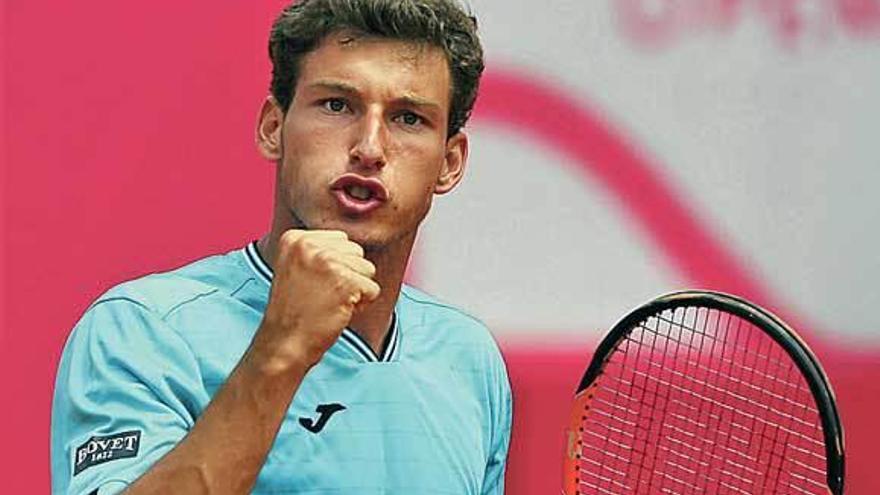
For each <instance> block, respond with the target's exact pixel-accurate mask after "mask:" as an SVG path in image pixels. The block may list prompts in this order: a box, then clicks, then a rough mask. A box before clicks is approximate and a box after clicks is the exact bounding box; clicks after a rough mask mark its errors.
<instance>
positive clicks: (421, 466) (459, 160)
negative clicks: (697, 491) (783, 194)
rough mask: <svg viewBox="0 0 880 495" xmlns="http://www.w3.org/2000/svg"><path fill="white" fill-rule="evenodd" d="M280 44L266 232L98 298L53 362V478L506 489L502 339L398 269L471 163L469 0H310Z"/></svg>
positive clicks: (176, 488) (98, 488)
mask: <svg viewBox="0 0 880 495" xmlns="http://www.w3.org/2000/svg"><path fill="white" fill-rule="evenodd" d="M270 55H271V58H272V63H273V77H272V91H271V93H272V94H271V96H270V97H269V98H268V99H267V100H266V101H265V102H264V104H263V107H262V110H261V112H260V118H259V122H258V126H257V133H256V134H257V146H258V148H259V150H260V152H261V153H262V154H263V155H264V156H265V157H266V158H268V159H269V160H271V161H273V162H275V163H276V166H277V169H276V170H277V173H276V187H275V203H274V211H273V220H272V225H271V229H270V232H269V233H268V234H267V235H265V236H264V237H263V238H262V239H260V240H259V241H255V242H254V243H251V244H249V245H248V246H246V247H245V248H244V249H241V250H237V251H233V252H230V253H227V254H225V255H220V256H213V257H209V258H206V259H203V260H200V261H198V262H195V263H193V264H191V265H188V266H185V267H183V268H180V269H177V270H175V271H172V272H169V273H163V274H155V275H150V276H147V277H144V278H142V279H139V280H135V281H132V282H128V283H125V284H122V285H120V286H118V287H115V288H113V289H112V290H110V291H109V292H108V293H106V294H105V295H103V296H101V297H100V298H99V299H98V300H97V301H96V302H95V303H94V304H92V306H90V307H89V309H88V310H87V311H86V313H85V314H84V315H83V317H82V319H81V320H80V322H79V323H78V324H77V326H76V328H75V329H74V331H73V333H72V335H71V337H70V339H69V341H68V343H67V345H66V347H65V351H64V355H63V357H62V361H61V364H60V367H59V370H58V378H57V382H56V387H55V399H54V403H53V415H52V487H53V491H54V492H56V493H75V494H87V493H100V494H105V493H118V492H121V491H125V493H130V494H142V493H247V492H249V491H254V492H255V493H315V494H318V493H321V494H325V493H451V494H490V493H491V494H497V493H502V492H503V486H504V481H503V477H504V463H505V459H506V455H507V448H508V442H509V433H510V417H511V397H510V388H509V383H508V379H507V375H506V371H505V368H504V364H503V361H502V360H501V356H500V354H499V352H498V349H497V346H496V345H495V343H494V341H493V340H492V339H491V337H490V336H489V334H488V332H487V331H486V329H485V328H484V327H483V326H482V325H481V324H480V323H479V322H477V321H476V320H474V319H472V318H470V317H469V316H467V315H465V314H463V313H461V312H459V311H457V310H455V309H453V308H451V307H449V306H447V305H445V304H443V303H440V302H438V301H436V300H434V299H432V298H431V297H429V296H427V295H425V294H424V293H421V292H419V291H417V290H415V289H413V288H410V287H406V286H403V285H402V279H403V274H404V270H405V267H406V263H407V260H408V258H409V255H410V252H411V249H412V246H413V242H414V240H415V237H416V232H417V230H418V226H419V224H420V223H421V221H422V219H423V218H424V217H425V215H426V214H427V212H428V210H429V208H430V206H431V201H432V197H433V195H435V194H444V193H447V192H449V191H451V190H452V189H453V188H455V186H456V185H457V184H458V183H459V181H460V180H461V178H462V175H463V172H464V168H465V163H466V161H467V154H468V141H467V137H466V136H465V134H463V133H462V132H461V128H462V126H463V125H464V123H465V122H466V120H467V118H468V116H469V114H470V111H471V108H472V106H473V103H474V99H475V95H476V88H477V86H478V81H479V77H480V74H481V72H482V69H483V62H482V49H481V47H480V44H479V41H478V39H477V37H476V33H475V23H474V21H473V20H472V19H471V18H469V17H468V16H467V15H466V14H465V13H463V12H462V10H461V9H460V8H459V7H458V6H457V5H456V4H454V3H453V0H303V1H301V2H299V3H297V4H295V5H292V6H290V7H288V8H287V9H286V10H285V11H284V12H283V13H282V14H281V16H280V17H279V18H278V20H277V21H276V22H275V24H274V26H273V30H272V34H271V38H270Z"/></svg>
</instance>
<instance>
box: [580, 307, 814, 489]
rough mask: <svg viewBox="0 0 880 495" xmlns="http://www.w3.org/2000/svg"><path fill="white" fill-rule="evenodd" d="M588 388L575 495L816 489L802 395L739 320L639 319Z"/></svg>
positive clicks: (810, 410) (789, 367)
mask: <svg viewBox="0 0 880 495" xmlns="http://www.w3.org/2000/svg"><path fill="white" fill-rule="evenodd" d="M594 387H595V388H594V390H593V392H592V394H593V398H592V400H591V401H590V402H589V411H588V413H589V414H585V416H584V420H583V422H582V425H581V433H580V435H581V442H580V459H579V465H580V468H581V470H580V474H579V476H580V478H579V480H578V481H579V483H580V486H581V492H580V493H614V494H621V493H669V494H696V493H719V494H720V493H742V494H755V493H762V494H763V493H824V487H825V484H824V475H825V467H824V466H825V462H824V461H825V456H824V443H823V441H822V439H821V430H820V428H819V427H818V411H817V409H816V407H815V406H814V402H813V399H812V395H811V394H810V391H809V389H808V387H807V386H806V383H805V381H804V380H803V378H801V375H800V373H799V371H798V370H797V368H796V367H795V366H794V364H793V363H791V362H790V360H789V359H788V358H787V356H786V355H785V354H784V351H783V350H782V349H780V348H779V347H778V345H776V344H775V342H773V341H772V339H770V338H769V337H768V336H767V335H766V334H764V332H762V331H761V330H760V329H757V328H755V327H753V326H752V325H751V324H750V323H748V322H745V321H744V320H741V319H739V318H736V317H732V316H730V315H728V314H727V313H722V312H719V311H715V310H708V309H705V308H695V307H693V308H679V309H677V310H675V311H669V312H667V313H664V314H661V315H657V316H655V317H652V318H649V319H648V320H646V321H644V322H642V324H641V325H639V326H638V327H637V328H635V329H633V330H632V331H631V332H630V335H629V336H628V338H626V339H625V340H623V341H622V342H621V343H620V344H619V345H618V347H617V349H616V351H615V352H614V353H613V354H612V355H611V356H610V357H609V360H608V362H607V363H606V367H605V370H604V372H603V375H602V376H601V377H600V378H599V379H598V380H597V382H596V383H595V384H594Z"/></svg>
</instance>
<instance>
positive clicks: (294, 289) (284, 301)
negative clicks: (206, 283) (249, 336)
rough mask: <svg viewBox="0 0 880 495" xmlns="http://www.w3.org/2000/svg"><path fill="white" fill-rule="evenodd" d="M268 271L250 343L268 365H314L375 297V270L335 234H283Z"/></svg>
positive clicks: (352, 245)
mask: <svg viewBox="0 0 880 495" xmlns="http://www.w3.org/2000/svg"><path fill="white" fill-rule="evenodd" d="M274 272H275V274H274V278H273V281H272V289H271V291H270V294H269V304H268V306H267V307H266V312H265V314H264V316H263V322H262V323H261V324H260V328H259V329H258V331H257V335H256V336H255V337H254V343H253V345H259V346H260V348H261V349H260V350H261V351H262V352H261V354H262V355H263V356H264V357H265V358H266V359H267V360H268V362H267V363H266V364H268V365H270V366H275V367H277V366H281V367H285V366H290V365H291V364H296V362H298V363H299V364H305V365H306V366H312V365H314V364H315V363H317V362H318V361H319V360H320V359H321V357H322V356H323V355H324V353H325V352H326V351H327V349H329V348H330V347H331V346H332V345H333V344H334V342H336V339H337V338H339V335H340V334H341V333H342V330H343V329H344V328H345V327H346V326H347V325H348V323H349V322H350V321H351V318H352V316H353V315H354V314H355V312H357V311H358V310H359V309H360V308H361V307H363V306H365V305H367V304H369V303H370V302H372V301H374V300H375V299H376V298H377V297H379V290H380V289H379V285H378V284H377V283H376V282H375V281H374V280H373V276H374V275H375V274H376V267H375V266H374V265H373V263H371V262H370V261H369V260H367V259H366V258H364V250H363V248H362V247H361V246H360V245H358V244H356V243H354V242H351V241H349V240H348V236H347V235H346V234H345V232H341V231H330V230H323V231H322V230H308V231H306V230H288V231H287V232H285V233H284V234H283V235H282V236H281V238H280V239H279V241H278V246H277V247H276V250H275V266H274Z"/></svg>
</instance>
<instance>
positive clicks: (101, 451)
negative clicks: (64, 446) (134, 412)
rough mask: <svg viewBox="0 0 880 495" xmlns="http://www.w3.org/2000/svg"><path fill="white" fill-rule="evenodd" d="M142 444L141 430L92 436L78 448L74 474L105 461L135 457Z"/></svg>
mask: <svg viewBox="0 0 880 495" xmlns="http://www.w3.org/2000/svg"><path fill="white" fill-rule="evenodd" d="M140 446H141V432H140V430H132V431H124V432H122V433H117V434H115V435H109V436H106V437H92V438H90V439H88V440H86V442H85V443H84V444H82V445H80V446H79V447H77V449H76V458H75V462H74V467H73V475H74V476H76V475H77V474H79V473H81V472H82V471H83V470H84V469H86V468H89V467H91V466H94V465H97V464H102V463H104V462H108V461H113V460H116V459H124V458H126V457H135V456H136V455H137V454H138V449H140Z"/></svg>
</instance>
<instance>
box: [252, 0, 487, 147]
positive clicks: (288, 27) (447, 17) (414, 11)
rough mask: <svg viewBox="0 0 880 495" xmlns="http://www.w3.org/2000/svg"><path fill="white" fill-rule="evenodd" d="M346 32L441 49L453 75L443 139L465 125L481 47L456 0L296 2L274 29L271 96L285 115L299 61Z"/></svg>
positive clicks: (474, 95) (469, 19) (472, 20)
mask: <svg viewBox="0 0 880 495" xmlns="http://www.w3.org/2000/svg"><path fill="white" fill-rule="evenodd" d="M344 30H350V31H352V32H354V33H357V34H360V35H364V36H368V37H380V38H389V39H394V40H402V41H409V42H415V43H425V44H428V45H431V46H436V47H438V48H441V49H442V50H443V52H444V54H445V55H446V60H447V62H448V64H449V71H450V75H451V77H452V88H451V91H452V98H451V105H450V108H449V125H448V127H447V136H453V135H454V134H455V133H457V132H458V131H459V130H460V129H461V128H462V127H464V125H465V123H466V122H467V120H468V118H469V117H470V115H471V111H472V110H473V106H474V102H475V101H476V99H477V90H478V87H479V84H480V76H481V74H482V73H483V68H484V64H483V48H482V46H481V45H480V40H479V38H478V37H477V21H476V18H475V17H473V16H472V15H470V13H468V12H465V10H464V8H463V7H462V6H461V5H459V4H458V2H457V0H300V1H298V2H294V3H293V4H291V5H290V6H288V7H287V8H285V9H284V10H283V11H282V12H281V15H279V16H278V18H277V19H276V20H275V23H274V24H273V25H272V32H271V35H270V37H269V57H270V58H271V59H272V83H271V91H272V96H274V97H275V100H276V101H277V102H278V104H279V105H280V106H281V108H282V109H283V110H284V111H285V112H286V111H287V110H288V108H289V107H290V102H291V101H292V100H293V93H294V89H295V87H296V82H297V77H298V76H299V63H300V60H301V59H302V58H303V56H305V55H306V54H307V53H309V52H311V51H312V50H314V49H316V48H317V46H318V45H319V44H320V42H321V41H322V40H323V39H324V38H325V37H326V36H327V35H329V34H331V33H334V32H338V31H344Z"/></svg>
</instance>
